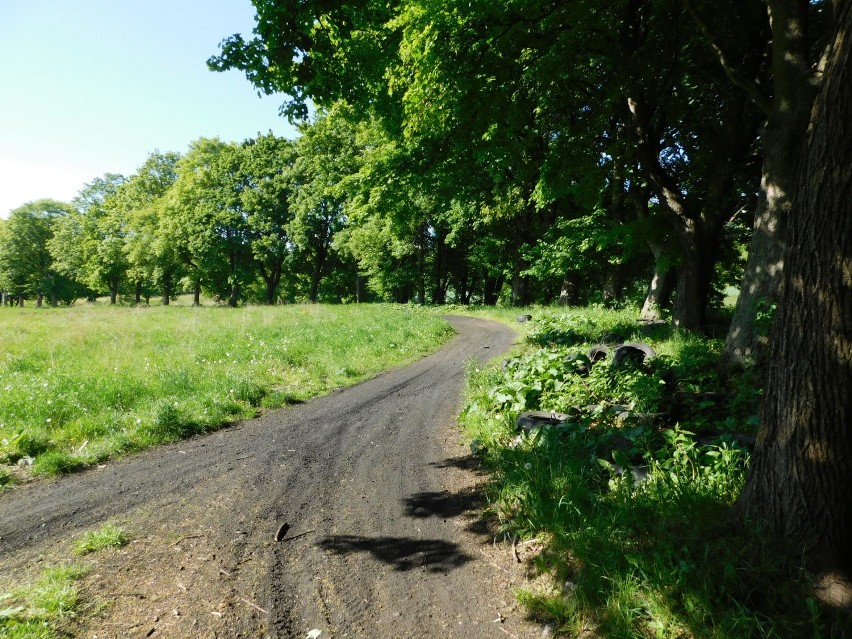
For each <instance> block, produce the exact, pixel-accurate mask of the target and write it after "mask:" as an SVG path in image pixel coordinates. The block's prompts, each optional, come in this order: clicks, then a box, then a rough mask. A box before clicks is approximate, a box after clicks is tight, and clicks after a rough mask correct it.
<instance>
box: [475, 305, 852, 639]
mask: <svg viewBox="0 0 852 639" xmlns="http://www.w3.org/2000/svg"><path fill="white" fill-rule="evenodd" d="M633 317H635V311H633V312H631V311H627V312H609V311H602V310H600V309H589V310H578V309H572V311H571V312H570V313H561V314H560V313H552V312H551V313H550V316H547V314H542V313H540V317H539V318H537V319H536V320H535V321H534V322H533V323H532V324H531V326H530V329H531V330H530V331H529V333H528V335H527V344H526V345H525V346H524V347H522V348H520V349H519V350H518V352H516V353H515V357H512V358H510V359H508V360H506V361H505V362H503V365H502V366H500V367H485V368H480V367H478V366H473V365H472V367H471V369H470V371H469V376H468V390H467V401H466V408H465V411H464V413H463V426H464V428H465V431H466V433H467V435H468V437H469V438H470V439H472V440H473V442H472V446H471V448H472V450H474V451H476V453H477V454H478V455H480V456H481V457H482V459H483V462H484V463H485V465H486V466H487V467H488V468H489V469H490V470H491V472H492V473H493V475H492V476H493V481H492V482H491V484H490V486H489V490H488V492H489V501H490V504H491V505H490V509H491V510H492V511H493V513H494V514H495V515H496V516H497V517H498V518H499V521H500V525H501V527H502V530H503V532H504V533H505V534H506V535H507V536H511V537H516V538H519V539H526V540H530V539H536V540H538V544H539V545H540V546H541V552H540V553H539V554H538V555H537V557H536V559H535V562H534V566H533V567H534V569H535V570H537V571H538V572H539V575H540V576H539V578H538V579H536V580H535V581H533V582H532V583H531V585H530V587H528V588H526V589H525V590H523V591H522V592H521V593H520V594H519V598H520V599H521V601H522V602H523V603H524V604H525V605H526V606H527V607H528V609H529V610H530V611H531V613H532V614H534V615H536V616H540V617H541V618H543V619H545V620H547V621H549V622H551V623H554V624H555V628H556V633H557V635H558V636H566V637H596V636H600V637H615V638H625V639H627V638H631V639H632V638H646V637H647V638H652V637H653V638H661V639H666V638H670V639H699V638H701V639H704V638H707V639H711V638H712V639H740V638H743V637H806V636H807V637H832V636H837V637H841V636H848V629H846V630H844V625H843V620H838V619H833V618H831V617H829V616H827V615H825V613H823V612H822V611H820V609H819V607H818V606H817V605H816V604H815V602H814V599H813V598H812V595H811V591H810V586H809V584H808V581H807V579H806V577H805V575H804V573H803V572H802V570H801V569H800V567H799V566H798V565H791V564H790V563H789V562H787V561H786V560H785V559H784V558H783V556H782V554H781V553H780V552H779V550H778V549H777V548H776V547H775V546H774V544H773V541H772V537H771V536H769V535H767V534H766V532H765V530H763V529H761V528H760V527H759V526H758V525H745V524H743V523H742V522H739V521H738V520H737V519H735V518H734V517H732V515H731V506H732V505H733V504H734V502H735V500H736V498H737V496H738V494H739V492H740V490H741V488H742V486H743V482H744V479H745V473H746V470H747V467H748V462H749V453H748V451H747V450H746V449H745V448H743V447H742V446H740V445H738V443H737V442H738V441H740V440H737V439H734V438H733V437H732V434H733V432H734V431H737V432H739V433H742V432H748V431H750V430H752V429H753V428H754V427H755V425H756V417H755V415H756V413H757V410H758V405H757V404H758V402H757V398H758V397H759V393H760V389H759V388H757V387H756V386H755V385H754V383H753V380H752V379H750V378H749V377H748V375H746V374H743V375H742V376H740V377H737V378H734V379H729V380H722V379H720V378H719V377H718V376H717V374H716V371H715V362H716V358H717V356H718V352H719V349H720V348H721V346H722V344H721V342H720V341H718V340H712V339H707V338H702V337H698V336H694V335H686V334H680V333H677V332H673V331H672V330H671V329H670V328H668V327H660V328H656V329H653V330H652V331H650V332H648V331H645V330H644V329H642V328H641V327H639V326H637V325H636V324H635V322H633V319H632V318H633ZM616 336H617V337H618V338H620V339H621V340H623V341H628V340H635V339H639V338H641V339H643V340H645V341H647V342H650V343H651V344H652V346H653V347H654V348H655V349H656V351H657V353H658V354H659V356H658V357H657V358H656V359H655V360H653V361H651V362H646V363H645V364H644V365H642V366H638V367H636V366H626V367H624V368H623V369H616V368H615V367H613V366H612V362H611V360H606V361H604V362H601V363H599V364H596V365H595V366H594V367H592V369H591V371H590V372H588V373H585V372H584V373H583V374H578V370H577V368H576V363H577V362H578V361H579V362H582V360H578V359H577V357H578V355H581V354H582V353H584V352H585V351H586V350H587V349H588V347H589V346H590V345H592V344H594V343H596V342H598V341H599V340H601V339H603V338H604V337H607V338H608V339H610V340H614V338H615V337H616ZM708 392H713V393H718V394H719V395H718V396H717V395H707V394H706V393H708ZM693 393H704V394H703V395H692V394H693ZM684 397H686V398H687V399H686V400H682V401H681V403H680V404H679V405H677V406H676V405H675V404H676V402H675V399H676V398H684ZM720 397H724V399H720ZM527 410H545V411H559V412H565V413H568V414H570V415H571V417H570V419H569V420H567V421H566V422H565V423H563V424H560V425H557V426H554V427H550V428H541V429H536V430H533V431H531V432H530V433H529V434H523V433H519V432H518V431H516V430H515V417H516V416H517V415H518V413H519V412H521V411H527ZM695 433H704V435H703V436H701V437H699V436H696V435H695ZM708 433H713V436H712V437H711V436H709V435H708ZM844 632H846V633H847V634H844Z"/></svg>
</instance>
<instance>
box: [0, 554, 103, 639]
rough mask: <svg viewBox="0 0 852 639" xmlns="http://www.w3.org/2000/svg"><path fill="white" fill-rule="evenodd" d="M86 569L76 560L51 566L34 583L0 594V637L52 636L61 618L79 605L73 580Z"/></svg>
mask: <svg viewBox="0 0 852 639" xmlns="http://www.w3.org/2000/svg"><path fill="white" fill-rule="evenodd" d="M86 572H87V570H86V568H85V567H83V566H80V565H78V564H63V565H59V566H51V567H49V568H46V569H44V570H43V571H42V573H41V575H40V576H39V578H38V579H37V580H36V581H35V583H33V584H31V585H29V586H23V587H20V588H17V589H16V590H15V591H13V592H10V593H6V594H0V609H2V610H0V638H3V639H25V638H26V639H56V638H58V637H61V636H64V634H63V633H62V632H61V630H59V627H60V626H61V625H62V623H63V622H65V621H67V620H69V619H71V618H73V617H75V616H76V615H77V614H78V611H79V609H80V596H79V592H78V589H77V585H76V581H77V579H79V578H80V577H82V576H83V575H84V574H85V573H86Z"/></svg>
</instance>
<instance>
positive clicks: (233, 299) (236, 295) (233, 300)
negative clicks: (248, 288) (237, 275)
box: [228, 284, 242, 308]
mask: <svg viewBox="0 0 852 639" xmlns="http://www.w3.org/2000/svg"><path fill="white" fill-rule="evenodd" d="M241 292H242V286H240V285H239V284H234V285H232V286H231V294H230V295H229V296H228V306H230V307H231V308H236V307H237V305H238V304H239V303H240V293H241Z"/></svg>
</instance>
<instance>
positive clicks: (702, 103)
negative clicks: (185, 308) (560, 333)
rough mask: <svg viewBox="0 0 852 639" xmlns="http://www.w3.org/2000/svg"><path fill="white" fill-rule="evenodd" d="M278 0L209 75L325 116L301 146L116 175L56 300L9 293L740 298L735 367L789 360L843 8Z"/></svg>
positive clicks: (698, 315) (67, 223)
mask: <svg viewBox="0 0 852 639" xmlns="http://www.w3.org/2000/svg"><path fill="white" fill-rule="evenodd" d="M711 4H712V6H711ZM255 5H256V9H257V16H258V24H257V27H256V29H255V34H254V38H253V39H250V40H245V39H243V38H242V37H241V36H239V35H235V36H232V37H231V38H228V39H227V40H225V41H224V42H223V43H222V51H221V54H220V55H219V56H217V57H215V58H212V59H211V60H210V62H209V64H210V65H211V67H212V68H214V69H227V68H239V69H242V70H244V71H245V72H246V73H247V75H248V77H249V78H250V79H251V80H252V81H253V82H254V83H255V84H256V85H257V87H258V88H259V89H261V90H264V91H267V92H270V93H271V92H276V91H280V92H283V93H286V94H287V95H288V101H287V103H286V104H285V106H284V110H285V111H286V112H287V113H288V114H289V115H290V116H291V117H295V118H302V119H306V118H307V116H308V113H309V107H310V106H311V104H313V105H315V106H317V107H318V109H319V111H318V112H319V116H318V117H317V118H316V120H315V121H314V122H313V123H311V124H303V125H302V130H301V133H302V137H301V138H300V139H299V141H298V142H295V143H292V142H286V141H283V140H276V139H274V138H273V137H271V136H263V137H259V138H258V139H256V140H254V141H249V142H246V143H245V144H243V145H228V144H223V143H221V142H218V141H215V140H199V141H198V142H196V143H195V144H193V145H192V147H191V148H190V150H189V151H188V152H187V153H186V154H185V155H184V157H182V158H178V157H177V156H175V155H172V154H159V153H155V154H152V156H151V157H150V158H149V159H148V161H147V162H146V164H145V165H143V167H142V168H141V169H140V171H139V173H138V174H137V175H135V176H132V177H131V178H129V179H126V180H125V179H123V178H120V177H118V176H110V175H108V176H104V177H103V178H100V179H98V180H96V181H95V182H93V184H91V185H89V186H87V187H86V189H84V191H83V192H82V193H81V194H80V196H79V197H78V198H77V201H76V202H75V203H74V205H75V206H74V209H75V210H76V211H77V213H75V214H72V215H69V216H67V219H63V221H62V223H60V224H59V225H58V228H57V231H56V238H55V239H53V240H52V243H51V246H52V248H51V250H50V253H51V255H52V256H53V258H54V259H55V260H56V265H55V266H56V268H55V271H56V274H57V276H55V277H52V278H51V279H49V282H53V283H54V289H52V290H51V291H50V292H48V291H44V292H42V291H39V290H36V289H35V288H33V286H32V283H30V285H29V286H28V287H23V288H22V286H23V285H22V284H21V283H20V281H19V280H20V275H19V276H18V280H15V279H14V278H12V279H11V280H10V276H9V274H8V273H9V271H10V269H9V268H4V269H3V270H4V272H6V273H7V275H6V281H7V282H8V283H7V284H6V285H5V286H3V288H4V289H6V290H8V291H9V292H10V293H12V294H17V295H31V296H35V297H38V296H39V295H42V294H44V295H50V297H51V298H55V297H56V293H55V292H53V291H55V290H56V287H59V286H60V284H62V285H64V284H66V283H67V282H65V281H64V280H61V279H60V277H58V276H62V277H64V278H68V279H71V280H74V281H76V282H79V283H82V284H85V285H86V286H88V287H89V288H90V289H93V290H95V291H103V292H106V291H109V293H110V296H111V298H112V299H113V300H114V299H115V297H116V295H117V294H118V293H119V291H125V292H128V293H129V294H133V295H135V297H136V299H137V300H139V299H141V298H142V297H147V296H149V295H150V294H151V292H152V291H158V292H162V294H163V299H164V301H165V302H167V301H168V299H169V297H170V295H171V294H172V293H173V292H174V291H175V290H177V289H178V288H182V289H187V290H192V291H194V292H195V294H196V296H197V295H198V294H199V292H200V291H201V290H202V289H204V290H207V291H208V292H209V293H210V294H212V295H213V296H215V297H216V298H218V299H221V300H226V301H228V303H231V304H236V303H237V302H239V301H240V300H244V299H253V300H264V301H267V302H272V301H274V300H276V299H278V298H279V297H282V298H284V299H309V300H316V299H318V298H323V299H328V300H335V299H363V298H364V297H365V296H366V295H367V294H368V291H369V293H370V294H372V295H378V296H379V297H381V298H384V299H392V300H395V301H401V302H405V301H411V300H413V301H417V302H419V303H430V302H431V303H444V302H447V301H453V302H458V303H469V302H480V303H485V304H493V303H495V302H497V301H498V299H503V300H504V301H506V302H509V303H514V304H518V305H526V304H529V303H532V302H544V303H549V302H555V301H557V300H558V301H559V302H561V303H563V304H583V303H588V302H595V301H597V302H605V303H618V302H621V301H623V300H625V299H636V300H638V301H640V302H641V301H642V299H643V298H644V305H643V310H642V316H643V318H645V319H653V318H656V317H659V316H660V314H661V312H662V311H664V310H667V309H671V313H672V317H673V319H674V321H675V323H676V324H678V325H679V326H681V327H683V328H686V329H692V330H695V329H700V328H702V327H704V326H705V325H706V324H707V323H708V322H709V321H712V316H711V315H710V314H709V310H710V309H711V308H712V307H713V305H714V304H715V303H718V302H719V301H720V300H721V297H722V292H723V291H724V290H725V289H726V287H729V286H734V287H738V288H741V295H740V298H739V302H738V307H737V311H736V315H735V320H734V322H733V324H732V326H731V331H730V335H729V340H728V349H727V353H726V357H727V360H728V362H729V364H731V365H736V364H740V363H743V362H745V361H749V360H751V359H753V358H755V357H758V358H759V356H760V353H761V352H763V351H764V350H765V345H766V338H767V331H766V326H767V322H766V321H764V320H765V319H766V318H767V317H769V316H770V315H771V312H772V309H774V308H775V306H776V305H777V301H778V292H779V291H780V285H779V282H780V274H781V265H782V262H783V259H782V255H783V250H784V241H783V229H784V227H785V225H786V215H787V210H788V209H789V206H790V202H791V199H790V193H791V192H792V190H793V187H792V182H793V181H794V179H795V169H796V163H797V156H798V153H797V152H794V151H796V150H797V149H799V148H800V147H801V145H802V141H803V139H804V134H805V131H806V128H807V124H808V116H809V113H810V107H811V105H812V102H813V99H814V96H815V91H816V85H817V83H818V78H819V74H818V69H819V64H818V60H819V56H820V54H821V52H822V51H823V50H824V48H825V42H826V38H827V33H828V31H827V29H828V25H829V23H830V16H829V14H830V10H829V9H830V7H829V5H828V3H826V2H808V1H802V0H784V1H774V2H769V3H768V4H767V3H766V2H760V1H757V0H755V1H752V2H747V3H743V2H738V1H734V0H729V1H728V0H726V2H724V3H723V4H722V5H718V3H701V2H698V1H695V0H693V1H685V0H664V1H662V2H653V3H652V2H650V1H649V0H611V1H608V2H604V3H601V2H572V3H563V2H555V1H552V2H544V1H540V0H539V1H536V2H531V1H529V0H525V1H516V2H509V3H498V4H494V3H478V2H473V3H471V2H461V1H458V2H456V1H450V2H433V1H427V0H395V1H394V2H389V3H388V2H385V3H378V4H377V3H372V2H364V3H346V2H332V3H327V2H304V3H300V4H299V5H298V6H297V7H289V8H288V9H287V10H286V11H282V10H280V8H281V7H280V3H279V2H276V1H275V0H258V1H257V2H255ZM770 9H771V11H770ZM770 16H771V19H769V18H770ZM674 25H679V26H678V27H677V28H674ZM734 61H735V62H734ZM51 206H54V208H55V205H51ZM13 217H15V216H14V215H13ZM7 226H9V227H10V228H11V227H12V226H14V225H7ZM752 228H753V229H754V232H753V233H751V230H752ZM749 237H751V243H752V245H751V247H750V248H749V250H748V251H746V245H747V243H748V242H749ZM4 244H7V243H4ZM3 250H4V249H2V248H0V251H3ZM4 254H5V255H7V256H8V257H7V258H2V257H0V263H8V262H9V261H10V259H11V261H14V260H15V257H14V256H15V255H16V253H15V252H14V251H11V250H6V251H5V253H4ZM745 255H748V258H749V260H750V261H749V263H748V266H747V268H745V269H744V268H743V267H744V264H743V262H744V256H745ZM13 270H14V269H13ZM743 277H745V279H744V280H743ZM30 279H31V278H30ZM44 281H45V282H47V281H48V280H44ZM36 288H37V287H36ZM60 297H61V296H60Z"/></svg>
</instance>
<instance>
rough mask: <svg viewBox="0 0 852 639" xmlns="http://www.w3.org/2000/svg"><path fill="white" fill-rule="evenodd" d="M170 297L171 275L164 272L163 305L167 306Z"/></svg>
mask: <svg viewBox="0 0 852 639" xmlns="http://www.w3.org/2000/svg"><path fill="white" fill-rule="evenodd" d="M171 299H172V275H171V273H166V274H165V275H163V306H168V305H169V302H170V301H171Z"/></svg>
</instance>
